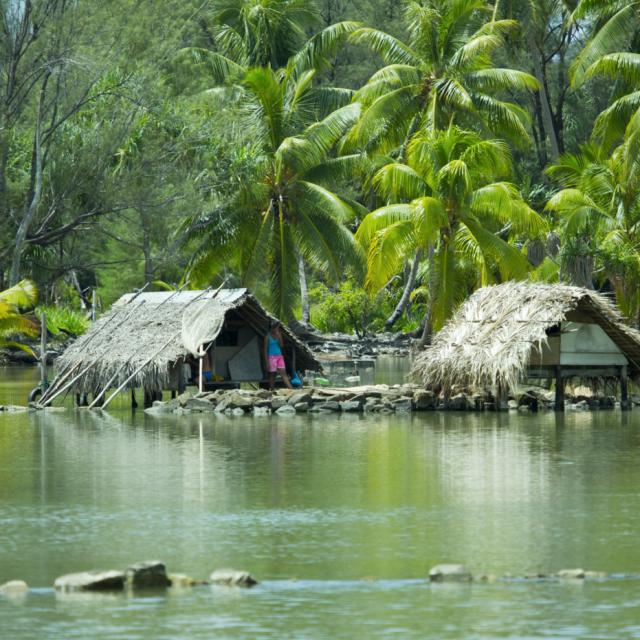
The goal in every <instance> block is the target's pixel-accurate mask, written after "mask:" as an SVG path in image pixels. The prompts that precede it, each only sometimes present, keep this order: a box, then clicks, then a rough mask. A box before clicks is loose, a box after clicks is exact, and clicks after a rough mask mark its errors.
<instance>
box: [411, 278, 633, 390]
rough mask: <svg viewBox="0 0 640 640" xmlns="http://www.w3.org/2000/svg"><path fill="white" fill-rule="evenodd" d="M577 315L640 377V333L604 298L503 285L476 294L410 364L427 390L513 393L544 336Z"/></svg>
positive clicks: (560, 288)
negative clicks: (598, 330) (598, 329)
mask: <svg viewBox="0 0 640 640" xmlns="http://www.w3.org/2000/svg"><path fill="white" fill-rule="evenodd" d="M571 312H579V314H580V316H582V317H584V318H585V320H584V321H585V322H592V323H596V324H598V325H600V327H602V329H603V330H604V331H605V333H606V334H607V335H608V336H609V337H610V338H611V340H612V341H613V342H614V343H615V344H616V346H617V347H618V348H619V349H620V351H621V352H622V353H623V354H624V355H625V356H626V357H627V359H628V361H629V371H628V372H629V375H631V376H633V377H640V332H638V331H637V330H635V329H633V328H631V327H630V326H628V325H627V324H626V323H625V322H624V319H623V318H622V316H621V314H620V312H619V311H618V309H617V308H616V306H615V305H614V304H613V303H612V302H611V301H610V300H609V299H608V298H607V297H606V296H604V295H602V294H600V293H597V292H595V291H591V290H589V289H583V288H580V287H574V286H569V285H564V284H538V283H531V282H507V283H504V284H500V285H493V286H488V287H483V288H481V289H478V290H477V291H476V292H475V293H474V294H473V295H472V296H471V297H470V298H469V299H468V300H467V301H466V302H465V303H464V304H463V305H462V306H461V307H460V309H459V310H458V312H457V313H456V314H455V316H454V317H453V318H452V319H451V320H450V321H449V322H448V324H447V325H445V327H444V328H443V329H442V330H441V331H440V332H439V333H438V334H437V335H436V336H435V338H434V340H433V343H432V345H430V346H429V347H427V348H426V349H425V350H423V351H422V352H421V353H420V354H419V355H418V356H417V358H416V359H415V362H414V367H413V373H414V375H416V377H418V378H419V379H421V380H422V381H423V382H424V383H425V384H426V385H429V386H440V387H442V388H444V389H445V390H451V388H452V387H454V386H456V385H457V386H463V387H472V388H485V387H495V386H497V385H502V386H504V387H505V388H510V389H513V388H514V387H515V386H516V384H517V383H518V381H519V379H520V377H521V375H522V374H523V372H524V371H525V370H526V368H527V366H528V363H529V361H530V357H531V355H532V352H533V351H534V349H538V350H539V351H541V350H542V347H543V346H544V345H545V344H546V343H547V339H548V334H547V331H548V330H549V329H551V328H553V327H556V326H558V325H559V324H560V323H561V322H563V321H565V320H566V319H567V315H569V314H570V313H571Z"/></svg>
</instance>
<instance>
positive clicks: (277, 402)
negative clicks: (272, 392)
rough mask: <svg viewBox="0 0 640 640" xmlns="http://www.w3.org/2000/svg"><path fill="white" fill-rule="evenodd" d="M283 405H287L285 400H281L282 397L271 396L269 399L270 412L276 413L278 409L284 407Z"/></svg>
mask: <svg viewBox="0 0 640 640" xmlns="http://www.w3.org/2000/svg"><path fill="white" fill-rule="evenodd" d="M285 404H287V398H283V397H282V396H273V398H272V399H271V409H272V411H277V410H278V409H280V407H284V405H285Z"/></svg>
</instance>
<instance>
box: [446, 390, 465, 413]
mask: <svg viewBox="0 0 640 640" xmlns="http://www.w3.org/2000/svg"><path fill="white" fill-rule="evenodd" d="M447 408H448V409H450V410H451V411H466V410H467V409H468V408H469V402H468V400H467V396H465V395H464V393H458V394H457V395H455V396H453V397H452V398H449V402H448V403H447Z"/></svg>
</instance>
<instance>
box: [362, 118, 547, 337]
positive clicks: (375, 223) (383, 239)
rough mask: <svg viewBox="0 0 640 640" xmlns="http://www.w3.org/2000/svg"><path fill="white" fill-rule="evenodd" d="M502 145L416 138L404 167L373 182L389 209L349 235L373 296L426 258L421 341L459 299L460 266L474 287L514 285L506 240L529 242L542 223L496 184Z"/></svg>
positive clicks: (505, 165)
mask: <svg viewBox="0 0 640 640" xmlns="http://www.w3.org/2000/svg"><path fill="white" fill-rule="evenodd" d="M511 168H512V167H511V155H510V153H509V149H508V147H507V145H506V144H505V143H504V142H501V141H499V140H484V139H482V137H480V136H479V135H478V134H477V133H473V132H470V131H465V130H462V129H459V128H458V127H456V126H453V125H452V126H450V127H448V128H447V129H446V130H444V131H437V130H436V131H432V130H428V129H426V130H423V131H420V132H418V133H417V134H416V135H415V136H414V137H413V138H412V139H411V141H410V142H409V145H408V148H407V162H406V164H404V163H391V164H388V165H386V166H385V167H383V168H382V169H380V171H378V173H377V174H376V176H375V178H374V182H375V185H376V187H377V189H378V190H379V191H380V193H381V194H382V195H383V196H384V197H385V198H386V199H387V200H389V201H391V202H395V204H389V205H387V206H384V207H382V208H380V209H378V210H377V211H374V212H372V213H370V214H369V215H368V216H367V217H366V218H365V219H364V220H363V221H362V224H361V225H360V228H359V229H358V231H357V233H356V237H357V239H358V240H359V242H361V243H362V245H363V246H364V247H365V248H366V250H367V261H368V270H367V285H368V287H369V288H370V289H371V290H372V291H377V290H378V289H379V288H380V287H381V286H382V285H383V284H384V283H385V282H386V281H387V280H388V278H389V277H390V276H391V275H393V274H395V273H397V271H398V270H399V268H400V267H401V264H402V261H403V260H404V259H405V257H406V256H407V255H412V254H413V253H414V252H415V251H416V250H421V251H423V252H425V253H431V255H432V256H433V259H432V261H431V264H430V272H429V278H430V285H431V286H430V291H429V309H428V311H427V316H426V318H425V324H424V332H423V341H427V340H428V339H429V336H430V334H431V331H432V329H436V330H437V329H439V328H441V327H442V325H443V324H444V322H445V321H446V320H447V319H448V317H449V316H450V314H451V312H452V311H453V309H454V308H455V306H456V304H457V303H459V302H460V301H461V300H462V299H463V298H464V297H465V295H466V294H467V290H468V289H467V286H466V285H465V281H464V273H465V269H464V266H465V263H466V264H472V265H474V267H475V269H476V270H477V273H478V277H479V279H478V282H477V283H472V286H473V284H482V285H485V284H489V283H491V282H495V281H496V279H508V278H522V277H524V276H525V275H526V273H527V269H528V265H527V260H526V256H525V255H524V254H523V253H522V251H520V250H519V249H518V248H517V247H515V246H514V245H513V244H512V243H510V242H509V241H508V239H509V238H510V237H512V236H515V237H518V236H525V237H526V236H530V237H531V236H533V237H535V236H537V235H539V234H540V233H541V232H542V231H544V230H545V229H546V223H545V221H544V220H543V219H542V218H541V217H540V216H539V215H538V214H537V213H535V212H534V211H533V210H532V209H531V208H530V207H529V206H528V205H527V204H526V203H525V201H524V200H523V199H522V196H521V194H520V193H519V191H518V189H517V187H516V186H515V185H513V184H511V183H510V182H506V181H504V178H506V177H508V176H509V175H510V174H511Z"/></svg>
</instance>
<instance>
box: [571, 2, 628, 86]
mask: <svg viewBox="0 0 640 640" xmlns="http://www.w3.org/2000/svg"><path fill="white" fill-rule="evenodd" d="M639 17H640V0H580V2H578V5H577V7H576V8H575V10H574V12H573V15H572V19H573V20H574V21H580V20H588V21H590V22H591V24H592V25H593V35H592V37H591V38H590V39H589V40H588V41H587V43H586V44H585V46H584V48H583V49H582V51H581V52H580V53H579V54H578V56H577V57H576V59H575V60H574V62H573V65H572V80H573V83H574V85H579V84H581V83H582V82H584V80H586V79H587V77H588V73H587V72H588V70H589V69H590V67H591V66H592V65H593V64H594V63H596V62H597V61H598V60H600V58H602V57H603V56H606V55H608V54H611V53H615V52H618V51H624V50H626V49H629V48H630V46H631V45H632V43H633V42H634V40H635V39H636V38H637V36H638V35H639V34H640V29H639V27H640V23H639V22H638V18H639ZM636 44H637V43H636Z"/></svg>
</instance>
